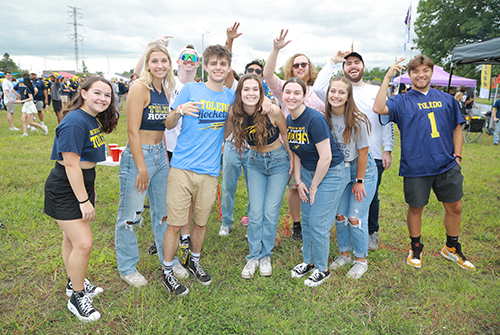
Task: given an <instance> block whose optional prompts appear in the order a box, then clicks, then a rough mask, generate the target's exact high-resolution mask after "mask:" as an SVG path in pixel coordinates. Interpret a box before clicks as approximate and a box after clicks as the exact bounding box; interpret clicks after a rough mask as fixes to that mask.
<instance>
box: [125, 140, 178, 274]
mask: <svg viewBox="0 0 500 335" xmlns="http://www.w3.org/2000/svg"><path fill="white" fill-rule="evenodd" d="M142 154H143V155H144V162H145V163H146V168H147V170H148V174H149V186H148V190H147V191H146V192H144V193H140V192H137V191H136V190H135V181H136V177H137V172H138V171H137V166H136V165H135V161H134V158H133V157H132V153H131V152H130V147H129V144H128V142H127V147H126V148H125V150H124V151H123V153H122V157H121V161H120V168H119V172H120V175H119V178H120V204H119V205H118V218H117V219H116V226H115V249H116V263H117V265H118V271H119V272H120V274H122V275H124V276H127V275H129V274H132V273H134V272H136V271H137V262H138V261H139V249H138V246H137V237H136V234H135V230H134V229H135V227H137V226H140V225H141V224H142V221H143V218H142V216H141V214H142V211H143V209H144V201H145V199H146V195H147V196H148V200H149V206H150V209H149V211H150V215H151V228H152V230H153V235H154V238H155V243H156V248H157V249H158V257H159V259H160V262H162V261H163V235H165V231H166V230H167V222H166V221H164V218H165V219H166V217H167V177H168V161H167V154H166V152H165V146H164V145H163V142H160V143H158V144H155V145H145V144H143V145H142ZM176 261H177V263H178V260H177V259H176ZM174 263H175V261H174Z"/></svg>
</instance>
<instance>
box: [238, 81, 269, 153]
mask: <svg viewBox="0 0 500 335" xmlns="http://www.w3.org/2000/svg"><path fill="white" fill-rule="evenodd" d="M251 79H253V80H255V81H257V83H258V84H259V92H260V93H259V101H258V102H257V105H256V106H255V112H254V113H253V116H252V117H253V125H254V131H255V144H256V147H257V150H259V151H260V150H262V148H263V147H264V146H265V145H266V144H267V115H262V113H261V112H260V109H261V107H262V102H263V101H264V87H263V86H262V82H261V81H260V79H259V77H257V75H256V74H253V73H249V74H245V75H243V76H242V77H241V78H240V81H239V82H238V86H237V87H236V95H235V97H234V103H233V106H232V109H233V134H234V139H235V141H234V146H235V147H236V152H238V153H239V154H240V155H241V154H243V152H244V149H245V139H246V138H247V127H248V114H247V113H245V110H244V109H243V105H244V104H243V101H242V100H241V91H242V90H243V84H244V83H245V81H247V80H251Z"/></svg>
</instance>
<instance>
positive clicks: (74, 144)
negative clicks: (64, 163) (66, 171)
mask: <svg viewBox="0 0 500 335" xmlns="http://www.w3.org/2000/svg"><path fill="white" fill-rule="evenodd" d="M105 147H106V146H105V142H104V137H103V136H102V133H101V130H100V126H99V123H98V122H97V120H96V118H95V117H93V116H92V115H90V114H88V113H86V112H85V111H83V110H81V109H75V110H73V111H71V112H69V113H68V114H67V115H66V116H65V117H64V118H63V119H62V121H61V123H60V124H59V126H57V128H56V137H55V138H54V145H53V147H52V155H51V156H50V159H56V160H59V161H61V160H63V157H62V153H63V152H75V153H77V154H78V155H79V156H80V157H81V160H85V161H89V162H102V161H105V160H106V153H105Z"/></svg>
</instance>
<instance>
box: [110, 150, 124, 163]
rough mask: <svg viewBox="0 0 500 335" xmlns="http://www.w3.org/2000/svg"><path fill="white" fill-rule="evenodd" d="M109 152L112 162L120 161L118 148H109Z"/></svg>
mask: <svg viewBox="0 0 500 335" xmlns="http://www.w3.org/2000/svg"><path fill="white" fill-rule="evenodd" d="M109 152H110V153H111V158H112V159H113V162H119V161H120V153H121V150H120V149H118V148H109Z"/></svg>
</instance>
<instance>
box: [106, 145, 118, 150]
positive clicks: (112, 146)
mask: <svg viewBox="0 0 500 335" xmlns="http://www.w3.org/2000/svg"><path fill="white" fill-rule="evenodd" d="M108 147H109V151H111V148H118V144H116V143H109V144H108Z"/></svg>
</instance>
